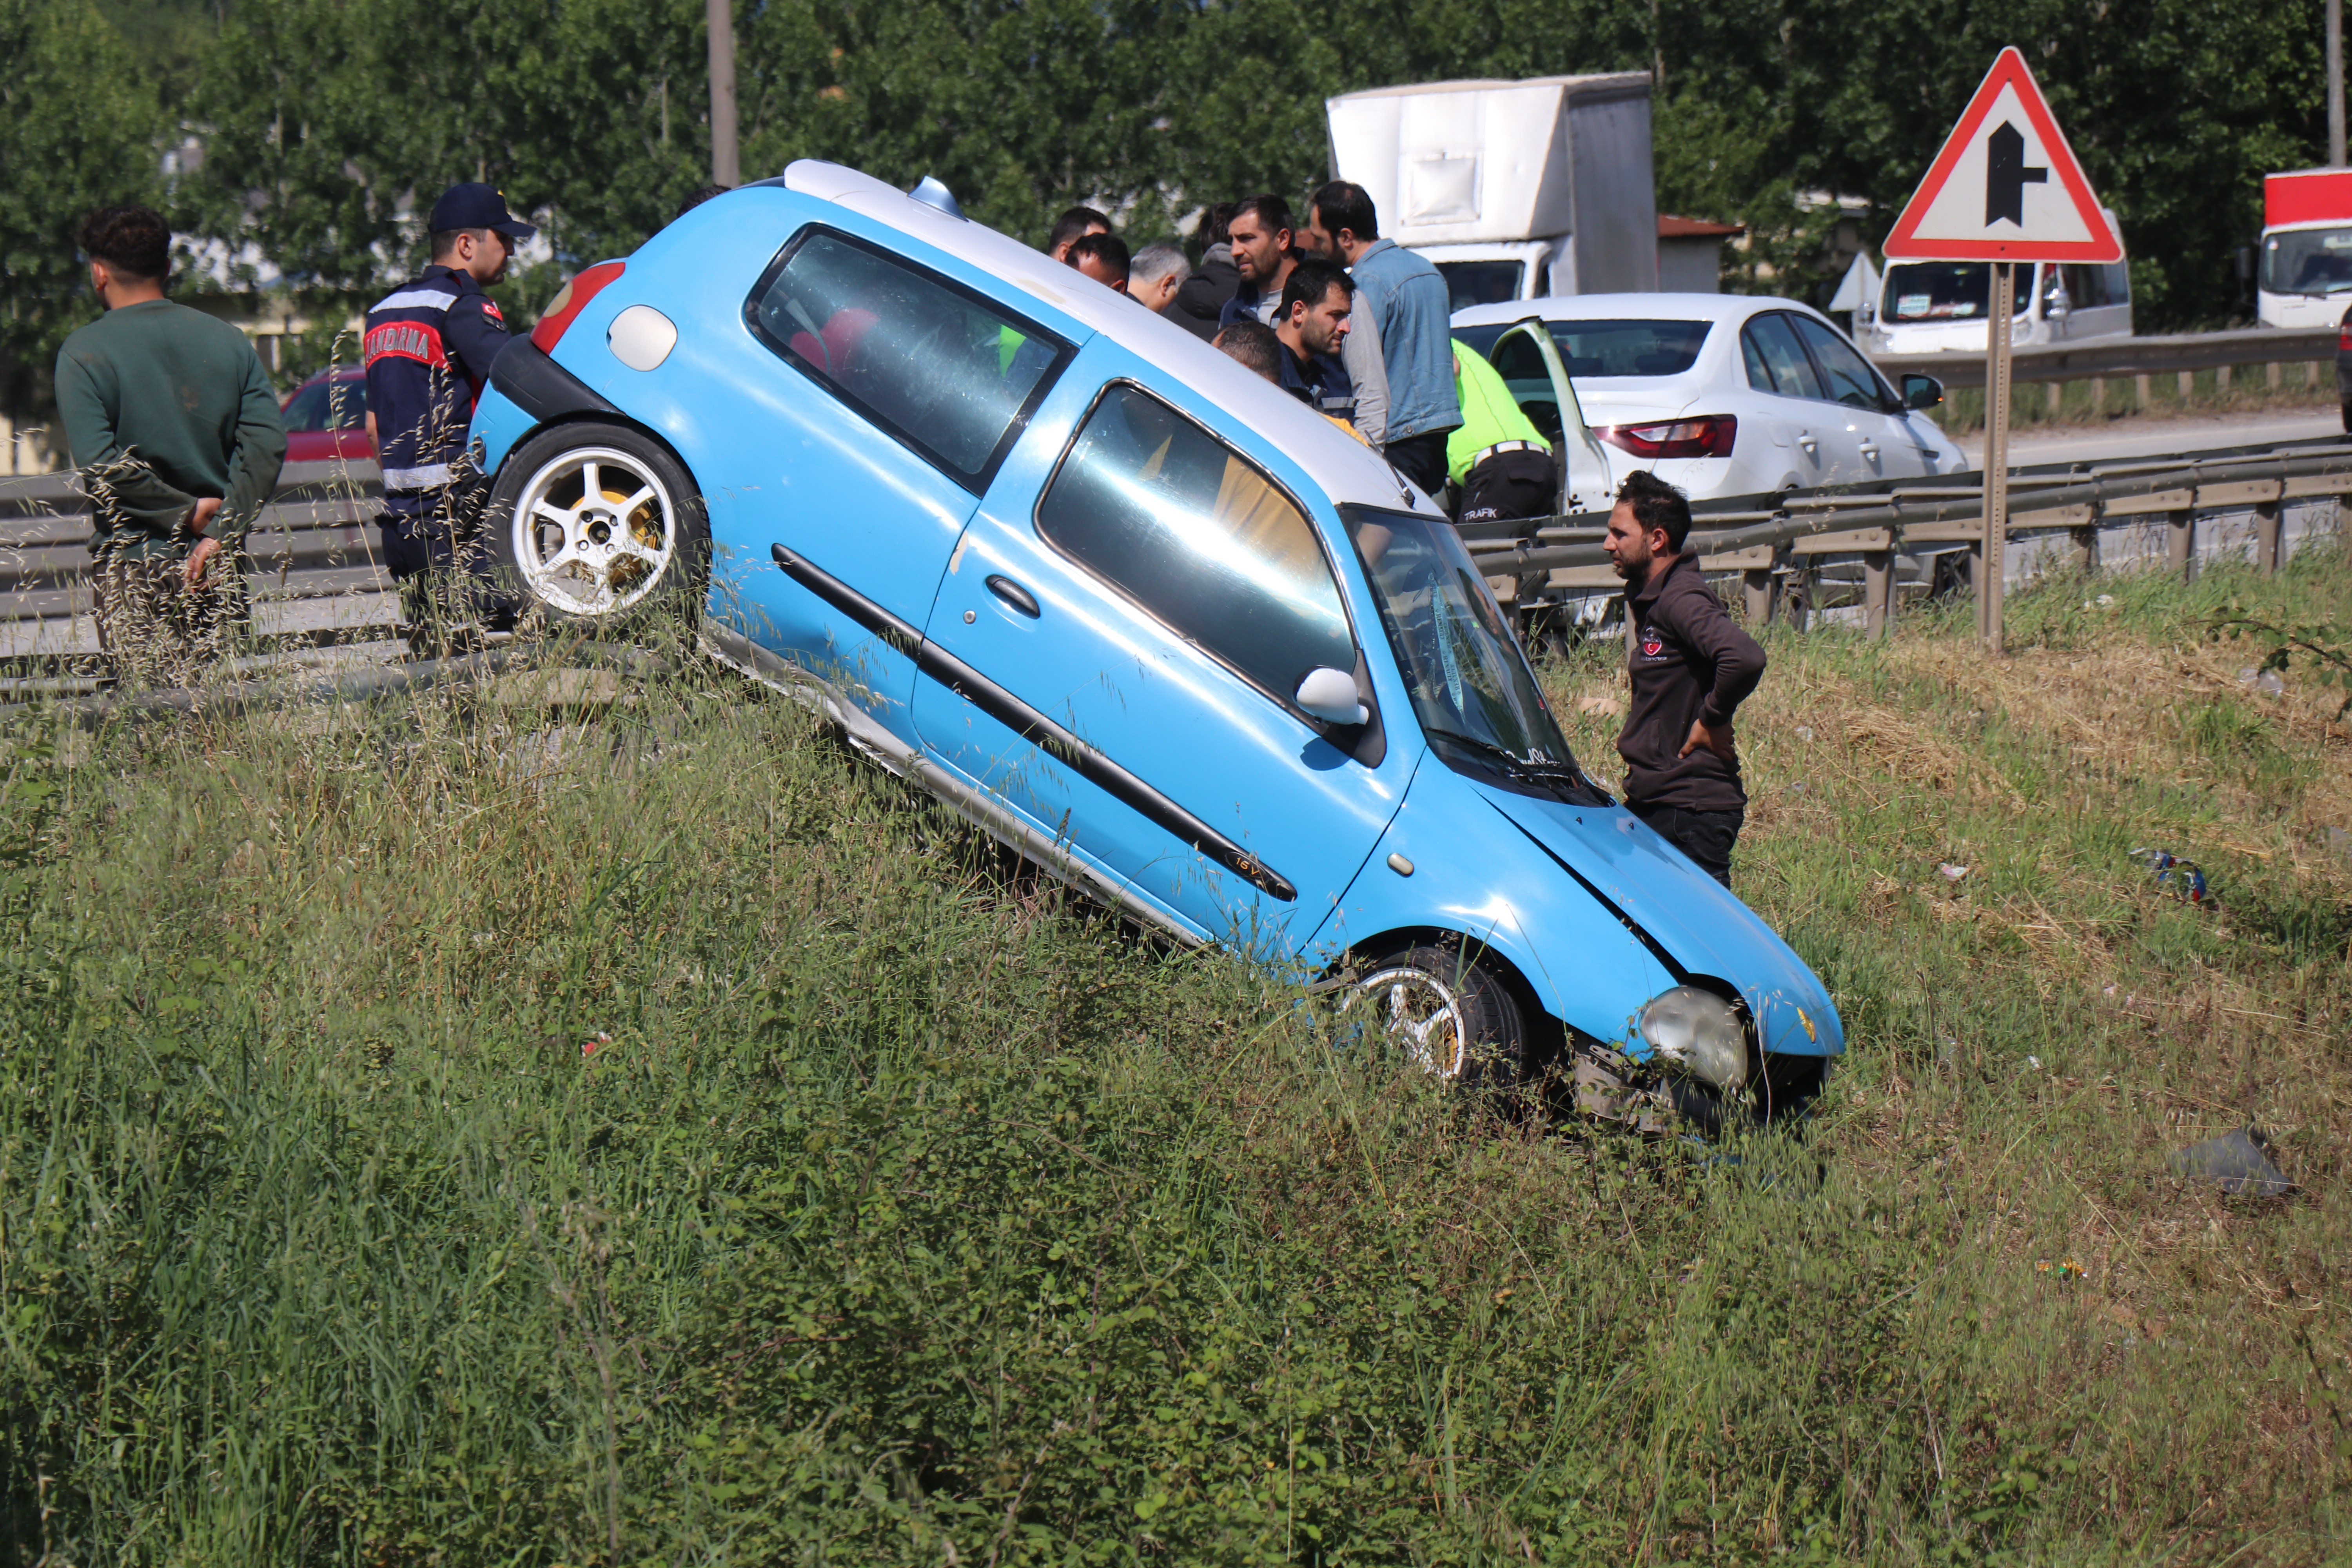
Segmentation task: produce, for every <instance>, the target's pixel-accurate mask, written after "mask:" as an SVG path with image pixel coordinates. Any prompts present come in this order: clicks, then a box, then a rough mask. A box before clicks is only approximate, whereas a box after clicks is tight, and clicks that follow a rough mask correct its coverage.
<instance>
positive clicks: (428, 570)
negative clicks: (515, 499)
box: [362, 184, 537, 651]
mask: <svg viewBox="0 0 2352 1568" xmlns="http://www.w3.org/2000/svg"><path fill="white" fill-rule="evenodd" d="M430 226H431V231H432V242H433V263H432V265H431V266H429V267H427V268H425V271H424V272H423V274H422V275H420V276H418V277H416V278H415V279H411V280H409V281H408V282H406V283H404V284H402V285H401V286H400V287H399V288H398V289H394V290H393V292H392V293H390V294H389V295H387V296H385V297H384V298H383V299H382V300H378V301H377V302H376V305H375V308H374V309H373V310H370V311H369V312H368V317H367V337H366V339H365V341H364V344H363V347H362V356H363V358H364V361H365V363H366V365H367V384H368V433H369V434H370V435H371V436H373V437H375V444H376V459H377V461H378V462H379V463H381V464H382V465H383V512H382V513H381V514H379V515H378V517H377V518H376V521H377V523H378V525H379V526H380V527H381V528H382V529H383V556H384V564H385V565H386V566H387V567H388V568H389V569H390V570H391V572H392V575H393V580H394V582H395V583H397V584H399V585H400V591H401V592H400V597H401V617H402V619H403V620H404V622H405V623H406V624H407V626H408V632H409V640H410V644H411V646H412V647H416V648H417V649H419V650H420V651H422V650H424V649H425V647H427V646H431V647H436V648H446V647H447V646H448V645H452V644H456V645H459V646H464V645H468V644H473V643H478V641H479V639H480V637H481V636H482V634H484V633H485V632H488V631H500V630H505V629H507V628H508V627H509V626H512V624H513V620H514V608H513V604H512V600H511V598H510V596H509V595H507V594H506V593H504V592H502V591H501V590H500V589H499V588H498V587H496V586H495V585H493V584H490V583H489V582H488V578H487V576H486V575H485V573H484V570H483V567H482V565H481V562H480V560H479V558H478V557H479V549H478V546H479V543H480V542H479V540H478V539H477V538H476V537H475V536H474V534H473V531H472V529H473V524H474V521H475V518H474V515H473V514H474V513H475V511H476V510H478V506H479V502H480V499H481V495H482V492H483V490H484V489H485V487H486V486H487V483H488V480H487V478H486V477H485V476H483V475H479V474H476V473H472V472H470V471H469V468H468V465H467V463H466V461H465V448H466V430H467V426H469V425H470V424H471V423H472V422H473V417H474V405H475V403H476V402H477V401H478V399H479V398H480V397H481V395H482V388H483V387H484V386H485V385H486V384H488V381H489V377H490V362H491V361H492V360H494V359H496V358H497V357H498V354H499V350H500V349H503V348H504V347H506V345H507V326H506V321H505V319H504V318H503V317H502V316H500V315H499V307H498V302H497V301H496V300H492V299H491V298H490V297H489V295H488V294H487V293H485V292H483V290H484V289H485V288H487V287H488V285H491V284H494V283H496V282H498V280H499V279H501V278H503V277H504V276H505V275H506V270H507V262H508V259H509V258H510V257H511V256H512V255H513V253H514V247H515V245H516V244H517V243H519V242H520V241H521V240H525V239H528V238H530V237H531V235H533V234H534V233H536V232H537V230H535V229H533V228H532V227H531V226H530V225H529V224H527V223H524V222H522V221H521V220H520V219H519V218H517V217H516V216H514V215H513V214H512V213H510V212H509V211H508V210H507V204H506V198H505V196H503V195H500V194H499V192H498V191H496V190H494V189H492V188H491V187H490V186H488V185H484V184H462V185H452V186H451V187H450V188H449V189H448V190H447V191H446V192H444V193H443V194H442V196H441V199H440V200H439V201H437V202H436V203H434V204H433V216H432V218H431V219H430Z"/></svg>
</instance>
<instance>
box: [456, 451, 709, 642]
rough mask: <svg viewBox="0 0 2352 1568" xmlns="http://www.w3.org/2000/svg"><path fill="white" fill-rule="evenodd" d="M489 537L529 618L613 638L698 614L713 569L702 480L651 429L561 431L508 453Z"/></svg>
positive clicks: (486, 520)
mask: <svg viewBox="0 0 2352 1568" xmlns="http://www.w3.org/2000/svg"><path fill="white" fill-rule="evenodd" d="M482 531H483V535H484V542H485V544H486V546H487V550H486V554H487V555H488V561H489V564H490V566H491V569H492V570H493V571H494V572H495V573H496V574H498V575H499V578H500V579H501V580H502V581H504V582H506V583H508V584H511V585H512V587H513V588H514V589H515V591H516V592H517V595H518V598H519V601H520V605H521V606H522V609H521V614H522V616H524V617H525V618H530V617H533V616H536V617H538V618H540V619H541V620H542V621H543V622H545V623H548V624H551V625H554V626H580V627H584V628H589V629H593V630H594V631H596V632H598V633H600V634H604V635H610V634H613V633H617V632H622V631H626V630H631V629H634V628H635V627H638V626H644V625H646V624H647V623H649V622H651V621H653V620H655V619H656V618H658V617H660V616H688V617H691V616H693V614H694V613H695V611H696V610H697V609H698V607H699V605H700V604H701V600H702V594H703V590H704V586H705V584H706V581H707V579H708V575H709V561H710V518H709V511H708V510H707V509H706V508H705V506H704V504H703V500H702V492H701V490H700V489H698V488H697V486H696V485H695V482H694V476H693V475H691V474H689V473H688V472H687V471H686V468H685V465H683V464H681V463H680V462H679V461H678V460H677V458H676V457H675V456H673V455H672V454H671V452H670V450H669V448H668V447H665V446H663V445H662V444H661V443H660V442H658V441H656V440H654V439H653V438H652V437H648V436H646V434H645V433H644V432H643V431H640V430H637V429H635V428H632V427H631V426H626V425H616V424H611V423H607V422H604V421H601V420H582V421H578V422H575V423H572V424H565V425H558V426H554V427H553V428H551V429H548V430H543V431H541V432H540V433H539V434H538V435H536V436H534V437H531V438H530V439H529V440H528V441H525V442H524V443H523V444H522V445H521V446H520V447H516V448H515V449H514V450H513V451H512V452H510V453H509V454H508V456H507V459H506V461H505V462H504V463H502V464H500V465H499V476H498V480H497V482H496V483H495V484H494V485H493V486H492V488H491V491H490V503H489V505H488V508H487V509H486V510H485V511H484V514H483V519H482Z"/></svg>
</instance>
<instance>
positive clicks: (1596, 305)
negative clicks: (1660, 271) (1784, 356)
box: [1454, 294, 1817, 327]
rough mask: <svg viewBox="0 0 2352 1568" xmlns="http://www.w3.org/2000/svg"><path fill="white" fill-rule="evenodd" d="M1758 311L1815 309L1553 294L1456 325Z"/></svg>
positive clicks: (1761, 300)
mask: <svg viewBox="0 0 2352 1568" xmlns="http://www.w3.org/2000/svg"><path fill="white" fill-rule="evenodd" d="M1759 310H1802V311H1804V312H1805V313H1806V314H1807V315H1809V316H1810V315H1813V314H1816V313H1817V312H1815V311H1814V310H1813V309H1812V308H1811V306H1809V305H1807V304H1805V303H1803V302H1802V301H1801V300H1783V299H1780V298H1779V297H1778V296H1776V295H1770V294H1552V295H1547V296H1546V297H1544V298H1542V299H1539V300H1504V301H1502V302H1501V303H1500V304H1495V305H1467V306H1465V307H1464V308H1463V309H1461V310H1456V311H1454V325H1455V326H1457V327H1492V326H1497V325H1508V324H1509V323H1510V322H1513V321H1526V320H1527V319H1528V317H1529V316H1540V317H1542V318H1543V319H1544V320H1545V321H1623V320H1628V319H1631V320H1633V321H1746V320H1747V319H1748V317H1750V316H1752V315H1755V314H1756V313H1757V312H1758V311H1759Z"/></svg>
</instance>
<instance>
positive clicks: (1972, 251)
mask: <svg viewBox="0 0 2352 1568" xmlns="http://www.w3.org/2000/svg"><path fill="white" fill-rule="evenodd" d="M1884 248H1885V254H1886V256H1887V257H1888V258H1890V259H1898V258H1899V259H1907V260H1922V261H2088V262H2112V261H2120V260H2122V259H2123V254H2124V247H2123V240H2122V237H2120V236H2118V235H2117V234H2116V229H2115V225H2113V224H2112V223H2110V222H2108V221H2107V215H2106V214H2105V213H2104V212H2102V211H2101V210H2100V208H2099V199H2098V197H2096V196H2095V195H2092V194H2091V183H2090V182H2089V181H2088V180H2086V179H2084V177H2083V165H2082V164H2080V163H2076V162H2075V161H2074V150H2073V149H2072V148H2070V147H2068V146H2067V145H2066V137H2065V134H2064V132H2061V131H2060V130H2059V129H2058V121H2056V120H2054V119H2053V118H2052V116H2051V113H2050V104H2049V101H2048V100H2045V99H2044V98H2043V97H2042V89H2041V88H2040V87H2039V86H2037V85H2036V84H2035V82H2034V80H2033V72H2032V70H2030V69H2029V68H2027V67H2026V64H2025V57H2024V56H2023V55H2021V54H2019V53H2018V52H2017V50H2015V49H2014V48H2007V49H2003V50H2001V52H2000V58H1999V59H1996V60H1994V61H1993V63H1992V69H1991V70H1990V71H1989V72H1987V73H1986V75H1985V79H1984V82H1983V84H1982V85H1981V86H1979V88H1978V89H1977V91H1976V96H1975V97H1974V98H1972V99H1970V100H1969V107H1968V109H1967V110H1966V111H1965V112H1963V113H1962V114H1961V116H1960V122H1959V123H1958V125H1956V126H1954V127H1953V128H1952V134H1951V136H1950V138H1949V139H1948V140H1947V141H1946V142H1945V143H1944V150H1943V151H1942V152H1940V153H1937V154H1936V161H1935V162H1934V163H1931V164H1929V165H1928V166H1927V178H1925V179H1923V180H1921V181H1920V182H1919V188H1918V189H1917V190H1916V191H1915V192H1913V193H1912V195H1911V200H1910V202H1909V204H1908V205H1906V206H1905V207H1904V209H1903V216H1901V217H1899V218H1897V219H1895V228H1894V231H1893V232H1892V233H1890V234H1889V235H1888V236H1887V237H1886V244H1885V247H1884Z"/></svg>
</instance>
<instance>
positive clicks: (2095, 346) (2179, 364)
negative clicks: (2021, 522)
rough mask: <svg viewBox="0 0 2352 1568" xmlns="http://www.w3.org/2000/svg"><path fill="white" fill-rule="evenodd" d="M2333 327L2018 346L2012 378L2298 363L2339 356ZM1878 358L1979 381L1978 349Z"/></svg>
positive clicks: (1960, 380) (1950, 382) (1896, 371)
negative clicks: (2310, 329) (2029, 346)
mask: <svg viewBox="0 0 2352 1568" xmlns="http://www.w3.org/2000/svg"><path fill="white" fill-rule="evenodd" d="M1870 357H1871V363H1873V364H1875V365H1876V366H1877V367H1878V368H1879V370H1880V371H1881V372H1882V373H1883V374H1885V376H1886V377H1887V379H1888V380H1890V381H1893V382H1895V384H1897V385H1900V384H1902V379H1903V377H1904V376H1905V375H1906V374H1919V375H1932V376H1934V377H1935V378H1936V379H1937V381H1940V382H1942V383H1943V384H1945V385H1946V386H1947V387H1955V386H1982V385H1983V384H1985V356H1984V351H1983V350H1982V349H1971V350H1968V351H1966V352H1959V353H1953V352H1947V353H1931V354H1873V355H1871V356H1870ZM2335 358H2336V329H2335V328H2334V327H2326V328H2323V329H2320V330H2317V331H2284V330H2281V329H2279V328H2276V327H2250V328H2246V329H2243V330H2242V331H2228V332H2184V333H2181V334H2179V335H2178V336H2174V337H2148V338H2102V339H2096V340H2094V341H2092V342H2083V343H2053V344H2051V345H2048V346H2046V347H2042V348H2029V349H2019V350H2017V351H2015V352H2014V353H2012V354H2011V356H2010V365H2011V369H2010V376H2011V379H2012V380H2014V381H2085V380H2090V379H2092V378H2094V377H2108V376H2126V375H2131V376H2139V375H2168V374H2177V373H2181V372H2189V371H2200V370H2219V369H2221V368H2222V367H2223V366H2225V365H2226V366H2236V365H2242V364H2303V363H2311V362H2315V361H2321V360H2326V361H2333V360H2334V359H2335Z"/></svg>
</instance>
